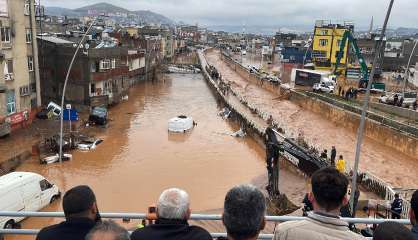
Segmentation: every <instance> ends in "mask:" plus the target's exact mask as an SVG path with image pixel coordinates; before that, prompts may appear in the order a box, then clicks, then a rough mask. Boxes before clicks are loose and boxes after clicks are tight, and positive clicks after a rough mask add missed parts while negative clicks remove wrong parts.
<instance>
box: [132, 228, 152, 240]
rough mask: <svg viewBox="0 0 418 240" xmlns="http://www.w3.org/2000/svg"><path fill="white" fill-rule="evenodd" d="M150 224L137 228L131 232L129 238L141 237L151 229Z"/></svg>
mask: <svg viewBox="0 0 418 240" xmlns="http://www.w3.org/2000/svg"><path fill="white" fill-rule="evenodd" d="M151 227H152V225H148V226H145V227H143V228H138V229H136V230H135V231H133V232H132V234H131V239H132V240H134V239H141V238H142V237H143V236H145V235H147V234H149V233H150V231H152V229H151Z"/></svg>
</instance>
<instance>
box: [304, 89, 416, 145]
mask: <svg viewBox="0 0 418 240" xmlns="http://www.w3.org/2000/svg"><path fill="white" fill-rule="evenodd" d="M304 93H305V94H306V95H308V96H310V97H313V98H317V99H319V100H322V101H324V102H327V103H329V104H332V105H335V106H337V107H339V108H342V109H344V110H347V111H349V112H352V113H355V114H361V109H360V108H359V107H355V106H352V105H350V104H347V103H344V102H342V101H338V100H336V99H333V98H330V97H327V96H324V95H322V94H317V93H313V92H304ZM367 118H369V119H371V120H374V121H376V122H379V123H381V124H382V125H384V126H386V127H389V128H392V129H395V130H397V131H401V132H404V133H405V134H408V135H410V136H412V137H415V138H418V128H416V127H414V126H412V125H408V124H404V123H401V122H398V121H395V120H392V119H390V118H387V117H384V116H381V115H379V114H376V113H373V112H371V111H367Z"/></svg>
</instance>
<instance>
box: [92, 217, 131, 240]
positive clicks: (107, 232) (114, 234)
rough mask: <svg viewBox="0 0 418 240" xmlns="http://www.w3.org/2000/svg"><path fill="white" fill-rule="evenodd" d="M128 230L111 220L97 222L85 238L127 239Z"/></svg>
mask: <svg viewBox="0 0 418 240" xmlns="http://www.w3.org/2000/svg"><path fill="white" fill-rule="evenodd" d="M129 239H130V236H129V233H128V231H127V230H126V229H125V228H123V227H121V226H119V225H118V224H116V223H115V222H114V221H112V220H108V221H103V222H100V223H98V224H97V225H96V226H95V227H94V228H93V229H91V230H90V232H89V233H88V234H87V236H86V240H129Z"/></svg>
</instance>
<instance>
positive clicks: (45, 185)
mask: <svg viewBox="0 0 418 240" xmlns="http://www.w3.org/2000/svg"><path fill="white" fill-rule="evenodd" d="M39 186H40V187H41V191H45V190H48V189H50V188H52V187H53V185H52V184H51V183H50V182H48V181H47V180H46V179H44V180H42V181H40V182H39Z"/></svg>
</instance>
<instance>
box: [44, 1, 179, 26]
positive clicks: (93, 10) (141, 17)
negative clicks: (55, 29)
mask: <svg viewBox="0 0 418 240" xmlns="http://www.w3.org/2000/svg"><path fill="white" fill-rule="evenodd" d="M100 13H107V14H109V15H111V16H112V15H113V16H116V15H117V16H118V17H119V18H120V17H121V14H122V15H124V14H125V15H129V16H130V17H132V16H134V19H135V20H136V21H137V22H141V23H153V24H168V25H174V22H173V21H172V20H171V19H169V18H167V17H165V16H163V15H161V14H158V13H154V12H151V11H143V10H139V11H130V10H127V9H125V8H121V7H118V6H115V5H112V4H109V3H97V4H93V5H89V6H85V7H81V8H77V9H68V8H60V7H45V14H46V15H50V16H68V17H80V16H88V15H89V14H93V15H95V14H100ZM122 17H123V16H122ZM130 20H132V18H131V19H130Z"/></svg>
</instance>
